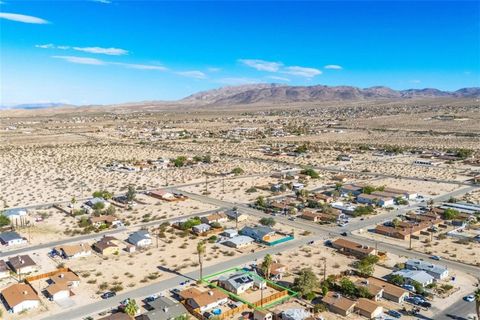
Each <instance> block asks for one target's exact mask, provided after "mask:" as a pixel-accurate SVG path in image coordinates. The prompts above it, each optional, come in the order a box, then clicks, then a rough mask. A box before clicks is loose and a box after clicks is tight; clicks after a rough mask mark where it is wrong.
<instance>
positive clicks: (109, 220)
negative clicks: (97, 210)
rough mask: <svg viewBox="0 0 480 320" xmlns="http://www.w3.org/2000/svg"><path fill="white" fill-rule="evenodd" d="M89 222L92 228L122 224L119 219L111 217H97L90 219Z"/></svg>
mask: <svg viewBox="0 0 480 320" xmlns="http://www.w3.org/2000/svg"><path fill="white" fill-rule="evenodd" d="M89 221H90V223H91V224H92V225H93V226H94V227H100V226H101V225H103V224H105V225H107V226H115V225H119V224H121V223H122V221H121V220H120V219H118V218H117V217H115V216H111V215H101V216H98V217H90V219H89Z"/></svg>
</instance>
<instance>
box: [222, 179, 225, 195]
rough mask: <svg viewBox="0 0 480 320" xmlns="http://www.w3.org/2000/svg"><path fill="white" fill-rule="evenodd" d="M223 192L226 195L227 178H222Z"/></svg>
mask: <svg viewBox="0 0 480 320" xmlns="http://www.w3.org/2000/svg"><path fill="white" fill-rule="evenodd" d="M222 192H223V193H225V177H223V178H222Z"/></svg>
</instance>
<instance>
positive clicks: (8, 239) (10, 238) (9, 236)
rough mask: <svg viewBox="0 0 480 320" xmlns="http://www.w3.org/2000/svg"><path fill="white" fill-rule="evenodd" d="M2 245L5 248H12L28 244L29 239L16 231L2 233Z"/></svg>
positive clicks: (0, 238) (0, 235) (0, 236)
mask: <svg viewBox="0 0 480 320" xmlns="http://www.w3.org/2000/svg"><path fill="white" fill-rule="evenodd" d="M0 243H1V244H3V245H4V246H7V247H10V246H15V245H20V244H24V243H27V239H25V238H23V237H22V236H21V235H19V234H18V233H16V232H15V231H8V232H2V233H0Z"/></svg>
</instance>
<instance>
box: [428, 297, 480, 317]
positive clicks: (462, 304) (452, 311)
mask: <svg viewBox="0 0 480 320" xmlns="http://www.w3.org/2000/svg"><path fill="white" fill-rule="evenodd" d="M472 293H473V292H472ZM474 316H476V313H475V302H467V301H465V300H463V299H461V300H458V301H457V302H455V303H454V304H452V305H451V306H449V307H448V308H447V309H445V310H443V311H442V312H441V313H440V314H439V315H436V316H435V320H455V319H457V320H466V319H474V318H473V317H474Z"/></svg>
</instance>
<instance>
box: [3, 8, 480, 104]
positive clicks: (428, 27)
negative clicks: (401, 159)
mask: <svg viewBox="0 0 480 320" xmlns="http://www.w3.org/2000/svg"><path fill="white" fill-rule="evenodd" d="M479 7H480V6H479V4H478V2H476V1H465V2H461V1H455V2H448V1H417V2H409V1H396V2H387V1H370V2H364V1H352V2H345V1H336V2H326V1H310V2H299V1H292V2H288V1H281V2H273V1H257V2H247V1H241V2H234V1H223V2H222V1H218V2H207V1H197V2H187V1H177V2H163V1H120V0H98V1H94V0H89V1H50V2H49V1H14V0H1V4H0V12H1V13H0V38H1V55H0V62H1V66H0V67H1V69H0V73H1V74H0V76H1V78H0V80H1V100H0V105H8V104H19V103H34V102H65V103H73V104H97V103H102V104H107V103H121V102H129V101H143V100H173V99H178V98H182V97H184V96H187V95H189V94H191V93H194V92H197V91H200V90H206V89H211V88H217V87H221V86H226V85H238V84H245V83H256V82H276V83H285V84H289V85H315V84H325V85H354V86H359V87H369V86H375V85H385V86H389V87H392V88H394V89H406V88H425V87H435V88H439V89H444V90H456V89H459V88H462V87H471V86H479V85H480V84H479V83H480V72H479V69H480V49H479V46H480V44H479V43H480V40H479V39H480V26H479V21H480V13H479V11H480V9H479Z"/></svg>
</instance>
